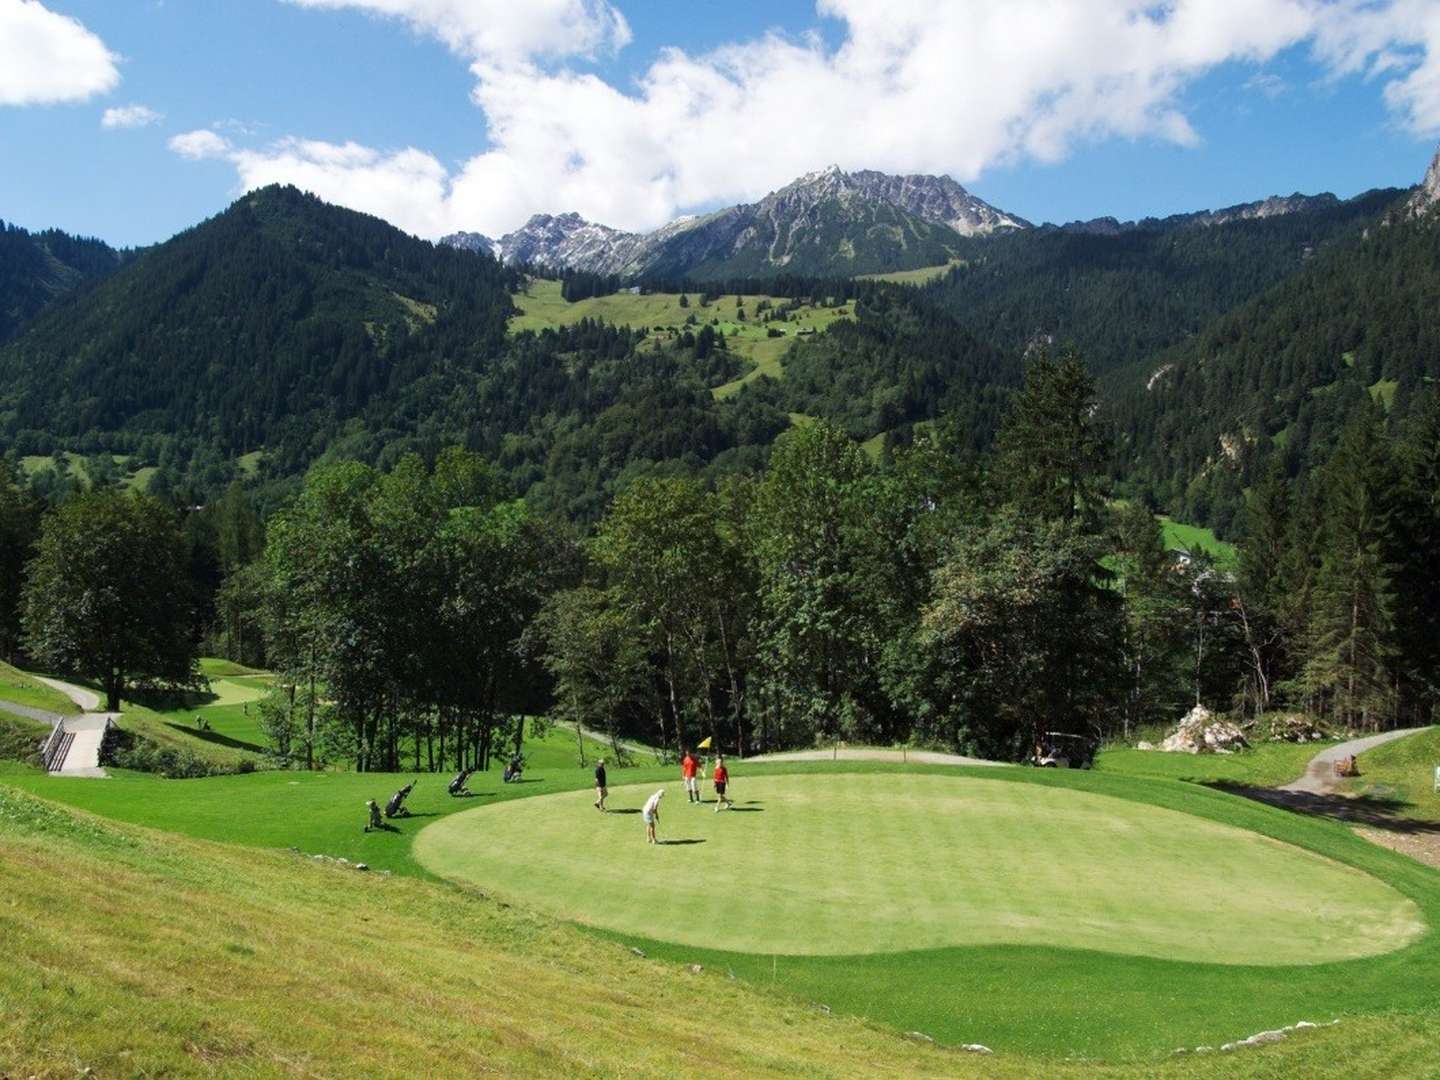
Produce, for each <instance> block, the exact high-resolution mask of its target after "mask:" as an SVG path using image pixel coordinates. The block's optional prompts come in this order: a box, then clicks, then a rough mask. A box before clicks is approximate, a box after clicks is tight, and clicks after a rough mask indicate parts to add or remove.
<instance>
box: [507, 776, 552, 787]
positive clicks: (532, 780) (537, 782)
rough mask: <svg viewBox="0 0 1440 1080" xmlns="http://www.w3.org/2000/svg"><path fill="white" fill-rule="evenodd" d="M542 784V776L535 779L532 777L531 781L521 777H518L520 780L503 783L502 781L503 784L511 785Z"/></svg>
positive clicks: (543, 780)
mask: <svg viewBox="0 0 1440 1080" xmlns="http://www.w3.org/2000/svg"><path fill="white" fill-rule="evenodd" d="M544 782H545V778H544V777H543V776H537V777H534V778H533V779H528V778H526V777H523V776H522V777H520V779H518V780H505V781H503V783H506V784H511V785H514V784H543V783H544Z"/></svg>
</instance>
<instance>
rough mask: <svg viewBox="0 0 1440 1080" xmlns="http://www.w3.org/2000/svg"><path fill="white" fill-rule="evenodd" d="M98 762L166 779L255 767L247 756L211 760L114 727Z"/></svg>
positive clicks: (228, 772)
mask: <svg viewBox="0 0 1440 1080" xmlns="http://www.w3.org/2000/svg"><path fill="white" fill-rule="evenodd" d="M100 764H101V765H108V766H112V767H114V768H117V769H133V770H134V771H135V772H148V773H158V774H159V775H161V776H163V777H165V778H166V779H169V780H198V779H200V778H201V777H205V776H228V775H231V774H233V773H252V772H254V771H255V762H254V761H253V760H251V759H249V758H245V759H242V760H240V761H237V762H234V763H224V762H217V761H211V760H210V759H209V758H204V757H201V756H200V755H199V754H197V753H195V752H194V751H192V750H189V749H186V748H183V747H182V748H180V749H176V748H174V747H169V746H161V745H159V744H158V743H153V742H151V741H150V740H149V739H143V738H140V737H139V736H137V735H135V734H134V732H130V731H124V730H122V729H120V728H117V727H112V728H110V730H109V731H107V732H106V733H105V741H104V742H103V743H101V746H100Z"/></svg>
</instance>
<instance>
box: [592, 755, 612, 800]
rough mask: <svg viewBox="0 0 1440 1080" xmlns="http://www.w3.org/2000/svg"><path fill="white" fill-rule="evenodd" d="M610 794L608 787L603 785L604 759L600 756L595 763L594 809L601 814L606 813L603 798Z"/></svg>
mask: <svg viewBox="0 0 1440 1080" xmlns="http://www.w3.org/2000/svg"><path fill="white" fill-rule="evenodd" d="M609 795H610V789H609V788H608V787H606V786H605V759H604V758H601V759H600V760H599V761H598V762H597V763H596V765H595V809H596V810H599V811H600V812H601V813H602V814H604V813H607V812H608V811H607V810H606V809H605V800H606V799H607V798H608V797H609Z"/></svg>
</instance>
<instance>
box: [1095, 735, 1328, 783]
mask: <svg viewBox="0 0 1440 1080" xmlns="http://www.w3.org/2000/svg"><path fill="white" fill-rule="evenodd" d="M1325 745H1326V744H1325V743H1290V742H1262V743H1257V744H1256V745H1255V746H1254V747H1252V748H1251V749H1249V750H1241V751H1239V752H1238V753H1234V754H1171V753H1166V752H1164V751H1161V750H1131V749H1129V748H1128V747H1123V748H1117V749H1113V750H1102V751H1101V752H1100V753H1099V754H1097V755H1096V756H1095V768H1096V769H1097V770H1099V771H1100V772H1107V773H1123V774H1125V775H1128V776H1163V777H1169V778H1170V779H1173V780H1190V781H1193V782H1195V783H1201V784H1210V783H1225V784H1243V785H1245V786H1248V787H1279V786H1280V785H1282V784H1288V783H1289V782H1290V781H1292V780H1295V779H1297V778H1298V777H1300V776H1303V775H1304V774H1305V767H1306V766H1307V765H1309V764H1310V759H1311V758H1313V757H1314V756H1315V755H1316V754H1318V753H1319V752H1320V751H1321V750H1322V749H1324V747H1325Z"/></svg>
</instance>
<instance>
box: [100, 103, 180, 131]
mask: <svg viewBox="0 0 1440 1080" xmlns="http://www.w3.org/2000/svg"><path fill="white" fill-rule="evenodd" d="M163 119H164V117H162V116H161V115H160V114H159V113H158V112H156V111H155V110H154V109H152V108H150V106H148V105H117V106H115V107H114V108H111V109H106V110H105V111H104V113H102V114H101V116H100V126H101V127H103V128H141V127H149V126H150V125H151V124H155V123H159V122H160V121H161V120H163Z"/></svg>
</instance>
